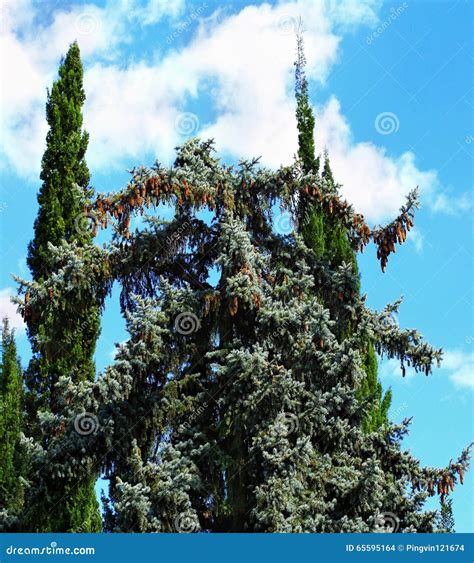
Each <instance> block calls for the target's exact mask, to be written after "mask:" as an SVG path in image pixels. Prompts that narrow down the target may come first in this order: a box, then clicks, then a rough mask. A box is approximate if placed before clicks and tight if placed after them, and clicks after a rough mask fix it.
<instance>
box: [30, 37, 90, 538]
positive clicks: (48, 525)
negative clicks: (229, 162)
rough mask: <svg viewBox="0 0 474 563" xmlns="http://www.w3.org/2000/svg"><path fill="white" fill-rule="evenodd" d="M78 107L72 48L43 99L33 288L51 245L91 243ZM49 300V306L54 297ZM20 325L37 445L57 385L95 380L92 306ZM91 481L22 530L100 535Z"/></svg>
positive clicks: (56, 405)
mask: <svg viewBox="0 0 474 563" xmlns="http://www.w3.org/2000/svg"><path fill="white" fill-rule="evenodd" d="M84 101H85V93H84V88H83V69H82V63H81V58H80V52H79V47H78V45H77V43H73V44H72V45H71V46H70V48H69V51H68V53H67V55H66V57H65V59H64V60H63V61H62V62H61V65H60V68H59V78H58V80H56V82H55V83H54V84H53V87H52V90H51V92H48V101H47V104H46V118H47V121H48V125H49V131H48V134H47V137H46V150H45V153H44V155H43V160H42V171H41V179H42V180H43V184H42V186H41V189H40V193H39V196H38V203H39V210H38V216H37V218H36V221H35V228H34V233H35V236H34V239H33V240H32V241H31V243H30V245H29V248H28V265H29V267H30V270H31V274H32V277H33V280H35V281H40V280H45V279H48V277H50V276H51V275H52V274H53V273H54V268H53V263H52V254H51V250H50V245H56V246H57V245H59V244H61V243H62V241H67V242H69V243H75V244H77V245H78V246H79V247H82V246H87V245H90V244H92V231H91V229H90V228H89V225H88V224H87V220H86V218H84V217H83V208H84V206H85V205H86V204H87V202H88V201H89V199H90V197H91V195H92V190H90V188H89V179H90V175H89V170H88V168H87V164H86V161H85V154H86V150H87V144H88V134H87V133H86V132H84V131H83V130H82V122H83V118H82V106H83V104H84ZM48 298H49V300H51V299H54V295H52V294H51V295H49V296H48ZM26 321H27V323H28V333H29V337H30V340H31V343H32V348H33V354H34V355H33V359H32V361H31V363H30V366H29V368H28V371H27V376H26V382H27V386H28V391H29V392H28V395H27V411H28V423H27V430H28V432H27V434H28V435H33V436H36V438H37V439H41V436H42V433H41V430H40V427H39V423H38V416H40V415H43V414H44V413H51V414H52V415H57V414H58V412H59V410H60V408H61V399H60V397H58V394H57V383H58V381H59V379H60V378H61V377H63V376H71V377H73V379H74V380H75V381H87V380H93V379H94V377H95V364H94V360H93V355H94V351H95V345H96V341H97V338H98V335H99V327H100V312H99V308H98V306H97V304H96V303H95V302H94V301H93V300H87V299H83V298H82V297H81V296H80V295H78V294H73V293H72V292H71V293H70V295H69V296H67V297H65V298H64V299H63V310H62V312H61V315H59V316H53V315H48V314H45V315H42V316H41V317H39V316H38V317H36V316H34V315H33V316H29V317H27V318H26ZM42 440H43V442H44V443H45V445H46V446H47V445H48V442H49V438H48V437H47V436H44V437H43V438H42ZM94 481H95V477H91V478H90V479H88V480H86V481H83V482H81V483H79V484H78V486H75V487H74V488H69V489H61V488H60V487H58V488H56V489H51V491H49V493H48V494H47V495H46V494H45V497H44V498H43V499H39V502H38V503H37V504H33V505H31V506H29V507H28V511H27V514H29V515H30V523H29V524H28V526H31V527H32V529H34V531H56V532H62V531H74V530H77V529H81V530H82V531H84V532H88V531H90V532H94V531H99V530H100V528H101V526H100V516H99V513H98V503H97V500H96V498H95V493H94ZM52 491H54V492H52Z"/></svg>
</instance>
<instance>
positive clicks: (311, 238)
mask: <svg viewBox="0 0 474 563" xmlns="http://www.w3.org/2000/svg"><path fill="white" fill-rule="evenodd" d="M296 41H297V58H296V61H295V97H296V121H297V127H298V157H299V159H300V161H301V165H302V168H303V171H304V172H305V173H306V174H319V172H320V167H321V157H320V156H318V157H316V154H315V142H314V127H315V118H314V114H313V110H312V108H311V104H310V101H309V94H308V81H307V79H306V74H305V70H304V67H305V65H306V58H305V54H304V43H303V34H302V30H301V28H300V29H299V30H298V32H297V36H296ZM321 182H322V183H323V184H324V186H325V189H326V190H327V191H329V192H332V193H336V192H337V185H336V182H335V181H334V176H333V173H332V169H331V165H330V161H329V154H328V152H327V150H325V151H324V162H323V164H322V171H321ZM298 215H299V223H300V224H299V227H300V231H301V234H302V236H303V239H304V241H305V243H306V245H307V246H308V247H309V248H311V249H312V250H314V252H315V253H316V254H317V255H318V256H321V257H324V258H326V259H327V260H328V262H329V263H330V264H331V266H332V267H337V266H339V265H341V264H342V263H343V262H345V263H346V264H351V265H352V268H353V270H354V272H355V273H357V272H358V267H357V259H356V255H355V252H354V250H353V249H352V247H351V245H350V242H349V239H348V236H347V233H346V230H345V229H344V228H343V227H342V226H341V225H340V223H339V222H338V220H337V219H334V218H333V217H331V216H329V215H327V214H326V215H324V214H323V212H322V210H321V209H320V208H319V207H318V206H317V205H314V204H313V205H311V204H309V203H308V202H307V201H306V200H305V198H304V197H302V198H301V199H300V201H299V213H298ZM350 329H351V327H350V326H347V325H346V324H341V327H340V330H339V337H340V338H344V337H346V336H347V335H348V332H349V331H350ZM366 348H367V350H366V352H365V355H366V357H365V361H364V369H365V371H366V374H367V377H366V378H365V379H364V380H363V381H362V383H361V386H360V388H359V389H358V397H359V399H360V400H361V403H363V402H365V403H367V404H368V405H369V407H368V410H367V414H366V419H365V420H364V423H363V426H364V428H365V429H366V431H370V430H375V429H377V428H379V427H380V426H382V425H383V424H385V423H386V422H387V421H388V409H389V408H390V403H391V391H390V390H389V391H387V393H386V394H385V395H382V386H381V384H380V382H379V381H378V380H377V357H376V354H375V350H374V347H373V344H372V343H371V342H368V343H367V347H366Z"/></svg>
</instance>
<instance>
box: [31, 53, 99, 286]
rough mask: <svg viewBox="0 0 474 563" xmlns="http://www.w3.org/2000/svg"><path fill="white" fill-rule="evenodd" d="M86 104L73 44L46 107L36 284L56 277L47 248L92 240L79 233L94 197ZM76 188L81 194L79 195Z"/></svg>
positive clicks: (34, 272) (34, 262) (34, 265)
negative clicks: (90, 197) (82, 215)
mask: <svg viewBox="0 0 474 563" xmlns="http://www.w3.org/2000/svg"><path fill="white" fill-rule="evenodd" d="M84 101H85V93H84V88H83V70H82V63H81V58H80V52H79V46H78V45H77V43H73V44H72V45H71V47H70V48H69V51H68V53H67V55H66V58H65V59H64V61H62V63H61V66H60V68H59V79H58V80H57V81H56V82H55V83H54V84H53V88H52V90H51V92H48V101H47V104H46V119H47V122H48V125H49V131H48V134H47V136H46V150H45V152H44V155H43V160H42V170H41V175H40V178H41V180H43V184H42V186H41V189H40V192H39V195H38V203H39V206H40V207H39V211H38V217H37V218H36V221H35V229H34V230H35V236H34V239H33V240H32V241H31V243H30V245H29V248H28V259H27V262H28V266H29V267H30V270H31V273H32V276H33V278H34V279H42V278H43V279H44V278H45V277H46V276H48V275H49V274H50V273H51V266H50V253H49V251H48V243H51V244H54V245H57V244H59V242H60V241H61V240H62V239H65V240H68V241H73V240H74V241H78V242H80V243H81V244H86V243H88V242H90V240H91V233H90V231H88V230H87V229H78V218H80V213H81V212H82V209H83V205H84V202H85V197H87V196H88V195H90V193H88V191H87V188H88V185H89V179H90V175H89V170H88V168H87V164H86V161H85V154H86V150H87V144H88V141H89V136H88V134H87V133H86V132H83V131H82V121H83V118H82V106H83V104H84ZM75 184H77V185H78V186H79V187H80V188H82V190H79V191H77V190H76V189H75V187H74V186H75ZM81 192H82V193H81ZM81 195H82V198H81ZM81 199H82V201H81Z"/></svg>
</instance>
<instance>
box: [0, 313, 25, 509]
mask: <svg viewBox="0 0 474 563" xmlns="http://www.w3.org/2000/svg"><path fill="white" fill-rule="evenodd" d="M22 398H23V388H22V373H21V367H20V362H19V359H18V357H17V353H16V344H15V334H14V331H13V330H11V329H10V327H9V325H8V319H3V330H2V363H1V365H0V448H1V450H0V511H1V510H4V509H7V510H8V511H9V512H10V513H11V514H17V513H18V511H19V509H20V508H21V506H22V503H23V486H22V482H21V479H20V477H22V476H23V475H24V459H23V458H22V453H21V448H20V432H21V431H22Z"/></svg>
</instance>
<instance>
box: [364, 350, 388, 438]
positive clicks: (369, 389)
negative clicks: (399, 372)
mask: <svg viewBox="0 0 474 563" xmlns="http://www.w3.org/2000/svg"><path fill="white" fill-rule="evenodd" d="M364 371H365V373H366V374H367V375H366V377H364V379H363V380H362V382H361V384H360V387H359V388H358V390H357V396H358V398H359V399H360V401H361V404H364V403H366V404H368V405H369V407H368V409H367V414H366V417H365V418H364V420H363V428H364V430H365V431H366V432H368V433H369V432H373V431H375V430H378V429H379V428H381V427H383V426H386V425H387V423H388V410H389V408H390V404H391V401H392V391H391V390H390V389H389V390H388V391H387V392H386V393H385V395H383V396H382V385H381V383H380V382H379V381H378V379H377V355H376V354H375V350H374V346H373V344H372V343H371V342H369V344H368V346H367V352H366V353H365V356H364Z"/></svg>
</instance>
